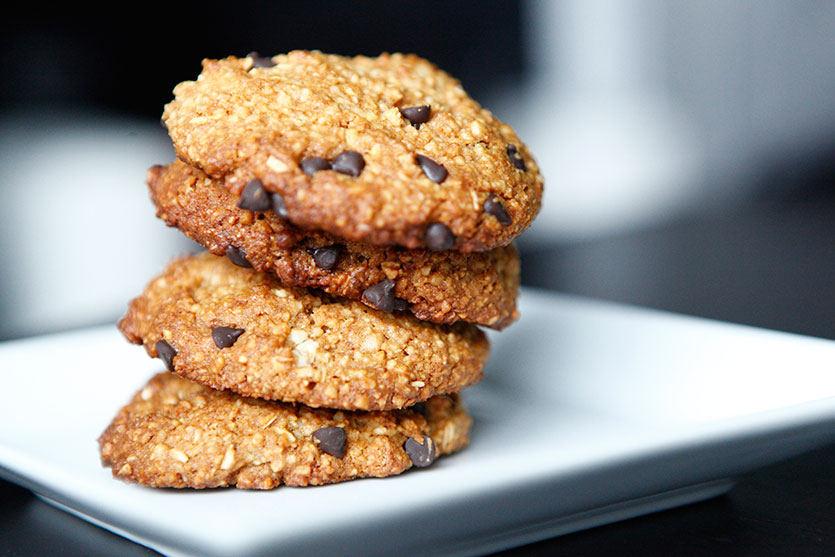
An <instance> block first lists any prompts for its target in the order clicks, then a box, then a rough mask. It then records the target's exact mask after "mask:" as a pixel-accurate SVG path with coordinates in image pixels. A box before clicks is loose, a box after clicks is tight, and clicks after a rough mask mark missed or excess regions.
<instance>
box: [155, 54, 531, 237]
mask: <svg viewBox="0 0 835 557" xmlns="http://www.w3.org/2000/svg"><path fill="white" fill-rule="evenodd" d="M174 93H175V98H174V100H173V101H171V102H170V103H169V104H168V105H167V106H166V107H165V111H164V114H163V120H164V122H165V124H166V126H167V127H168V130H169V134H170V136H171V138H172V140H173V143H174V147H175V150H176V152H177V155H178V157H179V158H181V159H183V160H184V161H186V162H188V163H189V164H190V165H192V166H195V167H197V168H200V169H201V170H203V171H204V172H205V173H207V174H208V175H209V176H211V177H212V178H213V179H215V180H222V182H223V183H224V185H225V187H227V188H228V189H229V190H230V191H231V192H232V193H233V194H234V195H236V196H242V195H244V193H245V190H246V189H247V187H249V188H251V189H253V188H264V189H265V191H267V192H269V193H270V194H272V195H277V198H276V199H275V204H276V206H278V207H280V210H279V212H280V213H281V214H283V215H284V216H285V218H287V219H288V220H289V221H291V222H292V223H294V224H295V225H297V226H300V227H302V228H306V229H314V230H322V231H326V232H329V233H331V234H333V235H335V236H338V237H340V238H344V239H347V240H355V241H361V242H365V243H371V244H375V245H400V246H403V247H406V248H409V249H416V248H426V249H430V250H433V251H444V250H447V249H453V250H457V251H482V250H487V249H492V248H495V247H499V246H503V245H507V244H508V243H510V241H511V240H512V239H513V238H515V237H516V236H518V235H519V234H520V233H521V232H522V231H524V230H525V229H526V228H527V227H528V226H529V225H530V223H531V221H532V220H533V218H534V217H535V216H536V214H537V212H538V211H539V208H540V203H541V197H542V177H541V175H540V173H539V169H538V167H537V165H536V162H535V161H534V160H533V158H532V157H531V154H530V152H529V151H528V149H527V147H526V146H525V145H524V144H523V143H522V142H521V141H520V140H519V138H518V137H517V136H516V134H515V132H514V131H513V130H512V129H511V128H510V127H509V126H507V125H506V124H503V123H502V122H500V121H499V120H497V119H496V118H495V117H494V116H493V115H492V114H491V113H490V112H489V111H487V110H486V109H484V108H482V107H481V106H480V105H479V104H478V103H477V102H476V101H474V100H473V99H472V98H470V97H469V96H468V95H467V93H466V92H465V91H464V90H463V89H462V87H461V85H460V83H459V82H458V81H457V80H456V79H454V78H452V77H451V76H449V75H448V74H447V73H445V72H443V71H441V70H440V69H438V68H437V67H436V66H434V65H433V64H431V63H430V62H427V61H426V60H424V59H422V58H419V57H418V56H415V55H403V54H383V55H381V56H379V57H376V58H369V57H364V56H357V57H353V58H350V57H343V56H337V55H328V54H323V53H321V52H316V51H313V52H307V51H294V52H290V53H288V54H285V55H278V56H274V57H272V58H268V59H267V58H259V57H257V56H249V57H246V58H235V57H229V58H226V59H223V60H204V62H203V71H202V73H201V74H200V76H199V77H198V78H197V79H196V80H195V81H186V82H183V83H181V84H179V85H178V86H177V87H176V88H175V89H174Z"/></svg>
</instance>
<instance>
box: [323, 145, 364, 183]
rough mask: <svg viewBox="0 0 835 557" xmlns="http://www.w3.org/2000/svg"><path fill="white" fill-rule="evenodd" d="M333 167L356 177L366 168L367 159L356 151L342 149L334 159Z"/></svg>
mask: <svg viewBox="0 0 835 557" xmlns="http://www.w3.org/2000/svg"><path fill="white" fill-rule="evenodd" d="M331 168H333V169H334V170H336V171H337V172H339V173H341V174H348V175H349V176H353V177H354V178H356V177H357V176H359V175H360V172H362V169H363V168H365V159H364V158H362V155H360V154H359V153H357V152H356V151H342V152H341V153H339V154H338V155H336V158H335V159H333V164H331Z"/></svg>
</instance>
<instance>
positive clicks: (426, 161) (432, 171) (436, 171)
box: [415, 155, 448, 184]
mask: <svg viewBox="0 0 835 557" xmlns="http://www.w3.org/2000/svg"><path fill="white" fill-rule="evenodd" d="M415 160H417V163H418V165H419V166H420V169H421V170H423V173H424V174H426V177H427V178H429V179H430V180H432V181H433V182H436V183H438V184H440V183H441V182H443V181H444V180H446V177H447V175H448V172H447V171H446V168H444V167H443V165H440V164H438V163H436V162H435V161H433V160H432V159H430V158H429V157H425V156H423V155H415Z"/></svg>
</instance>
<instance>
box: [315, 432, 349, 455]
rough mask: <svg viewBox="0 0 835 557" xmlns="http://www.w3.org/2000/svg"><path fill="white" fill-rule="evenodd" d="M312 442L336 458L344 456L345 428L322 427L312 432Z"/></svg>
mask: <svg viewBox="0 0 835 557" xmlns="http://www.w3.org/2000/svg"><path fill="white" fill-rule="evenodd" d="M313 439H314V443H316V444H317V445H318V446H319V450H321V451H322V452H324V453H328V454H329V455H331V456H335V457H336V458H342V457H343V456H345V450H346V449H347V447H346V446H345V439H346V435H345V430H344V429H342V428H341V427H336V426H332V427H322V428H319V429H317V430H316V431H314V432H313Z"/></svg>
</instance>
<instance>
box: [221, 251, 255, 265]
mask: <svg viewBox="0 0 835 557" xmlns="http://www.w3.org/2000/svg"><path fill="white" fill-rule="evenodd" d="M226 257H228V258H229V261H231V262H232V263H234V264H235V265H237V266H238V267H246V268H250V267H252V263H250V262H249V261H248V260H247V258H246V254H245V253H244V250H242V249H241V248H236V247H235V246H227V247H226Z"/></svg>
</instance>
